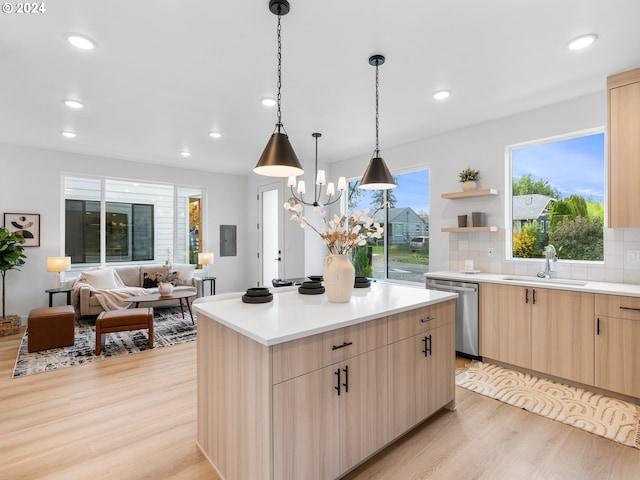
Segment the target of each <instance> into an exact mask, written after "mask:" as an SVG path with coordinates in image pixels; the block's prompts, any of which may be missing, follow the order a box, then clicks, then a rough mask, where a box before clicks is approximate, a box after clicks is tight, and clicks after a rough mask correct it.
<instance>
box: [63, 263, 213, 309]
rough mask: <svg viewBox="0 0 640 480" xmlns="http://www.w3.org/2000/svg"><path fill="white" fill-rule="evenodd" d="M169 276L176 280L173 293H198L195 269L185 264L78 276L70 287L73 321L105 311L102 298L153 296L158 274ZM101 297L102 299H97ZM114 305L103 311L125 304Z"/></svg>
mask: <svg viewBox="0 0 640 480" xmlns="http://www.w3.org/2000/svg"><path fill="white" fill-rule="evenodd" d="M167 272H170V273H172V274H174V277H176V280H175V281H174V283H175V288H174V291H179V290H187V289H190V290H192V291H193V296H194V297H199V296H200V293H201V292H202V279H201V278H200V277H199V274H200V271H196V269H195V265H187V264H173V265H165V264H159V263H157V264H142V265H120V266H114V267H106V268H101V269H94V270H87V271H84V272H82V273H81V274H80V276H79V277H78V279H77V280H76V281H75V282H74V284H73V291H72V304H73V306H74V308H75V311H76V316H77V317H85V316H94V315H99V314H100V313H101V312H103V311H105V308H104V306H103V305H104V304H105V301H104V294H110V295H114V294H116V293H117V294H119V297H120V299H123V298H126V297H132V296H135V295H145V294H149V293H156V292H157V288H156V285H157V283H156V280H155V279H156V277H157V274H158V273H167ZM101 294H103V295H102V297H101V296H100V295H101ZM114 303H119V306H118V305H110V304H109V305H107V307H108V308H107V309H117V308H125V307H126V306H127V305H128V304H126V303H123V302H122V301H120V302H116V301H114ZM175 304H176V301H175V300H163V301H158V302H152V303H148V304H145V306H148V307H166V306H173V305H175Z"/></svg>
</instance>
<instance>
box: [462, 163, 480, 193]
mask: <svg viewBox="0 0 640 480" xmlns="http://www.w3.org/2000/svg"><path fill="white" fill-rule="evenodd" d="M458 177H460V182H462V189H463V190H464V191H465V192H467V191H469V190H475V188H476V182H477V181H478V178H480V171H478V170H474V169H473V168H465V169H464V170H462V171H461V172H460V173H459V174H458Z"/></svg>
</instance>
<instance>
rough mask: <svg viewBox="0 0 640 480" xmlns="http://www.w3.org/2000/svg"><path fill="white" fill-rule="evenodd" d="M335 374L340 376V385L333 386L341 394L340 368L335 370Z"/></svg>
mask: <svg viewBox="0 0 640 480" xmlns="http://www.w3.org/2000/svg"><path fill="white" fill-rule="evenodd" d="M333 374H334V375H337V376H338V386H336V387H333V388H334V389H336V390H337V391H338V396H340V385H341V384H340V369H337V370H336V371H335V372H333Z"/></svg>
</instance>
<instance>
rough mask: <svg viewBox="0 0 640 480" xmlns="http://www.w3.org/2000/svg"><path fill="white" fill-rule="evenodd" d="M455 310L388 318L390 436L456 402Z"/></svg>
mask: <svg viewBox="0 0 640 480" xmlns="http://www.w3.org/2000/svg"><path fill="white" fill-rule="evenodd" d="M454 319H455V304H454V303H453V302H446V303H442V304H438V305H436V306H433V307H427V309H423V310H417V311H415V312H414V314H413V315H411V313H409V314H398V315H393V316H391V317H389V339H390V341H391V340H392V339H393V340H396V341H395V342H393V343H390V344H389V431H390V435H391V438H395V437H398V436H399V435H401V434H403V433H404V432H406V431H407V430H408V429H410V428H411V427H413V426H414V425H416V424H418V423H420V422H421V421H422V420H424V419H425V418H427V417H428V416H429V415H431V414H432V413H434V412H435V411H436V410H438V409H440V408H442V406H443V405H445V404H447V403H449V402H450V401H452V400H453V399H454V397H455V392H454V382H453V378H454V375H455V322H454Z"/></svg>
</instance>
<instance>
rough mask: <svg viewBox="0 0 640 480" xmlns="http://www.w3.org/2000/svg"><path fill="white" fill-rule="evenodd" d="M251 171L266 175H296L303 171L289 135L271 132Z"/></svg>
mask: <svg viewBox="0 0 640 480" xmlns="http://www.w3.org/2000/svg"><path fill="white" fill-rule="evenodd" d="M253 171H254V172H255V173H257V174H258V175H265V176H267V177H297V176H298V175H302V174H303V173H304V170H303V169H302V166H301V165H300V162H299V161H298V157H296V153H295V152H294V151H293V147H292V146H291V143H290V142H289V137H288V136H287V135H286V134H285V133H280V132H273V134H272V135H271V138H270V139H269V143H267V146H266V147H264V151H263V152H262V155H261V156H260V160H259V161H258V164H257V165H256V166H255V168H254V169H253Z"/></svg>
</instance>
